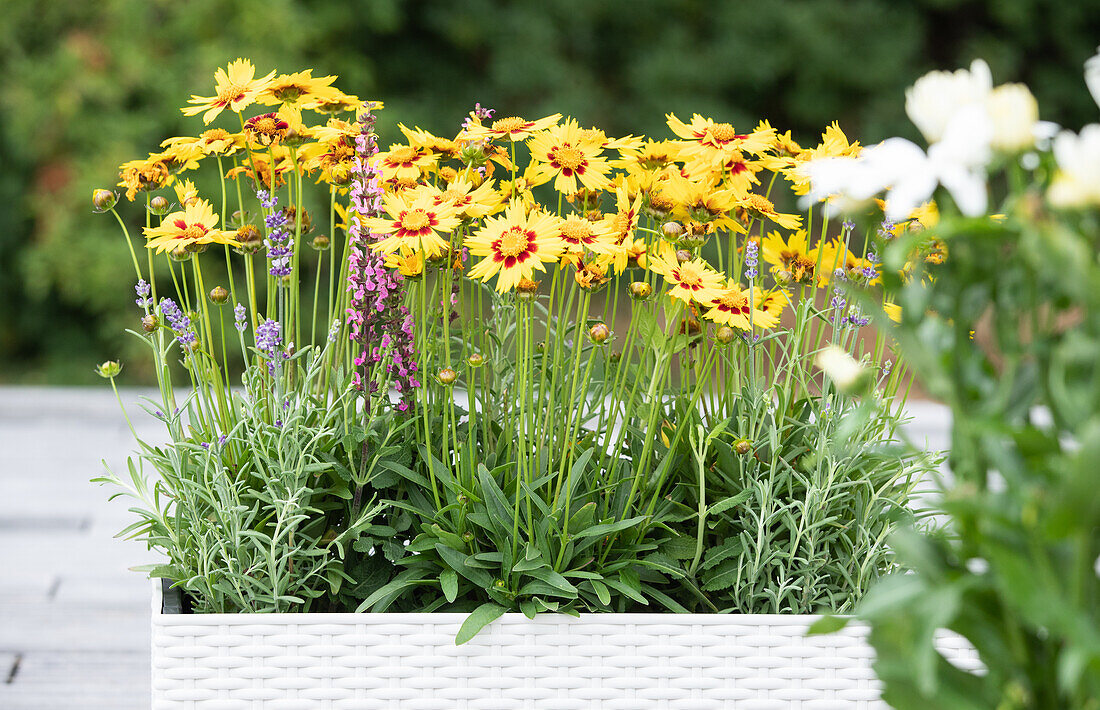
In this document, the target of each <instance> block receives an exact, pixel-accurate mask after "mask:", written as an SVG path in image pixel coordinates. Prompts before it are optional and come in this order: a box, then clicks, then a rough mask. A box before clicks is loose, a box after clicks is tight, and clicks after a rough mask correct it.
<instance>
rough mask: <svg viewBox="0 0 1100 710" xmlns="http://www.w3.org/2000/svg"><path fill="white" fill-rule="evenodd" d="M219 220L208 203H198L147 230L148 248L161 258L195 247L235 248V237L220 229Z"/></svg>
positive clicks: (193, 203) (145, 231) (195, 202)
mask: <svg viewBox="0 0 1100 710" xmlns="http://www.w3.org/2000/svg"><path fill="white" fill-rule="evenodd" d="M218 220H219V217H218V215H216V214H215V213H214V208H213V207H212V206H211V205H210V203H209V202H207V201H206V200H195V201H194V202H192V203H191V204H189V205H187V206H186V207H185V208H184V209H183V210H182V211H179V212H173V213H172V214H170V215H168V216H167V217H165V218H164V221H163V222H161V223H160V226H159V227H146V228H145V230H144V234H145V238H146V239H148V240H149V241H148V242H146V244H145V246H146V247H147V248H149V249H156V251H157V253H158V254H160V253H163V252H166V251H173V250H175V249H178V248H180V247H184V248H186V247H189V246H192V245H195V244H232V243H233V233H232V232H223V231H222V230H220V229H217V225H218Z"/></svg>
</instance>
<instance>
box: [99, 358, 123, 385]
mask: <svg viewBox="0 0 1100 710" xmlns="http://www.w3.org/2000/svg"><path fill="white" fill-rule="evenodd" d="M120 372H122V364H121V363H119V362H118V361H117V360H108V361H107V362H104V363H101V364H99V365H97V366H96V368H95V373H96V374H97V375H99V376H100V377H102V378H103V379H105V380H110V379H114V378H115V377H118V373H120Z"/></svg>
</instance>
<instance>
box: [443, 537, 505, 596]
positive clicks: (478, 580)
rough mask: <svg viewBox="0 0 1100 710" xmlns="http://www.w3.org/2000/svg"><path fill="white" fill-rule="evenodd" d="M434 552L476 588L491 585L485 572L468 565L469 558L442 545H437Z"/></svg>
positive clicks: (489, 578) (489, 576)
mask: <svg viewBox="0 0 1100 710" xmlns="http://www.w3.org/2000/svg"><path fill="white" fill-rule="evenodd" d="M435 551H436V552H438V553H439V556H440V557H442V558H443V561H444V562H446V563H447V564H448V565H450V567H451V569H453V570H455V571H456V572H458V573H459V574H461V575H462V576H463V577H465V578H466V579H468V580H470V581H471V582H473V583H474V584H476V585H477V586H479V587H481V588H483V589H487V588H488V587H489V585H491V584H492V583H493V578H492V576H491V575H490V574H489V573H488V572H486V571H485V570H482V569H478V568H476V567H473V566H471V565H470V564H469V556H468V555H466V554H465V553H462V552H459V551H458V550H455V549H453V548H450V547H447V546H446V545H444V544H442V543H437V544H436V546H435Z"/></svg>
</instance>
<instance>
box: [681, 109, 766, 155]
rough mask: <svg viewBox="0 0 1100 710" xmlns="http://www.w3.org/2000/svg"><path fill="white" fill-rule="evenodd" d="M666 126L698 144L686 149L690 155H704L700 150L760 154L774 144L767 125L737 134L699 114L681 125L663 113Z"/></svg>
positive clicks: (728, 125)
mask: <svg viewBox="0 0 1100 710" xmlns="http://www.w3.org/2000/svg"><path fill="white" fill-rule="evenodd" d="M665 118H666V119H668V127H669V128H671V129H672V132H673V133H675V134H676V135H678V136H680V137H681V138H684V139H686V140H689V141H694V142H695V143H696V144H697V145H695V146H690V145H689V146H687V147H686V148H687V150H689V151H690V152H692V153H701V152H704V151H703V149H706V148H710V149H712V150H718V151H726V150H741V151H746V152H749V153H754V154H757V155H759V154H760V153H763V152H764V151H765V150H767V149H768V148H771V147H772V146H773V145H775V129H774V128H771V127H770V126H767V127H760V128H757V130H755V131H753V132H751V133H738V132H737V131H736V130H734V128H733V126H732V125H730V124H728V123H715V122H714V121H713V120H711V119H709V118H703V117H702V116H700V115H699V114H695V115H693V116H692V117H691V123H690V124H688V123H684V122H683V121H681V120H680V119H678V118H676V116H675V115H674V114H671V113H670V114H666V115H665Z"/></svg>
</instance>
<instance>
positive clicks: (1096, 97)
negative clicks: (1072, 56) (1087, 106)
mask: <svg viewBox="0 0 1100 710" xmlns="http://www.w3.org/2000/svg"><path fill="white" fill-rule="evenodd" d="M1085 86H1087V87H1089V93H1090V94H1092V100H1093V101H1095V102H1096V105H1097V106H1100V47H1097V48H1096V54H1094V55H1093V56H1092V57H1090V58H1089V59H1088V60H1086V61H1085Z"/></svg>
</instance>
